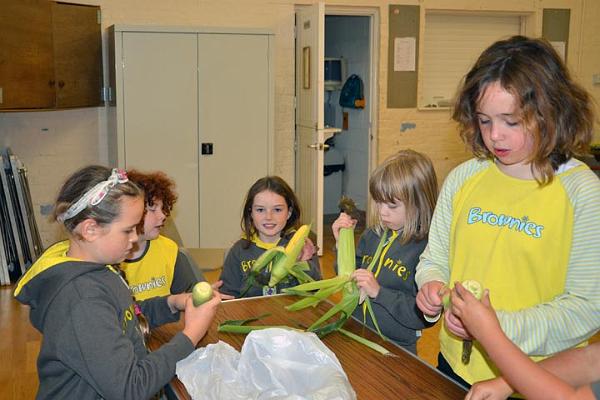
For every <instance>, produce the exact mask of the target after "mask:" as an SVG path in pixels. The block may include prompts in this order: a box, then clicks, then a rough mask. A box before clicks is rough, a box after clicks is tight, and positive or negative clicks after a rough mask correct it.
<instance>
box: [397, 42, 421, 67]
mask: <svg viewBox="0 0 600 400" xmlns="http://www.w3.org/2000/svg"><path fill="white" fill-rule="evenodd" d="M416 43H417V40H416V38H414V37H402V38H400V37H397V38H395V39H394V71H395V72H397V71H414V70H415V66H416V63H415V58H416Z"/></svg>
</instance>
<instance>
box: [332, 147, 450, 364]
mask: <svg viewBox="0 0 600 400" xmlns="http://www.w3.org/2000/svg"><path fill="white" fill-rule="evenodd" d="M369 193H370V194H371V197H372V198H373V201H374V203H375V206H376V207H377V222H376V223H375V224H374V225H373V226H372V227H371V228H369V229H368V230H367V231H366V232H364V233H363V234H362V236H361V238H360V241H359V243H358V246H357V249H356V265H357V266H358V267H359V268H358V269H357V270H356V271H355V272H354V273H353V278H354V279H355V280H356V283H357V286H358V287H359V289H360V290H361V293H363V295H366V296H369V298H371V299H372V300H371V304H372V307H373V312H374V314H375V318H376V319H377V323H378V325H379V327H380V328H381V331H382V333H383V334H384V335H385V336H386V337H388V338H389V339H391V340H392V341H394V342H395V343H397V344H398V345H400V346H402V347H404V348H405V349H407V350H409V351H411V352H412V353H415V354H416V343H417V339H418V338H419V336H420V331H421V329H423V328H424V327H426V322H425V320H424V319H423V315H422V313H421V312H419V310H418V309H417V307H416V304H415V297H416V295H417V287H416V285H415V279H414V277H415V267H416V265H417V262H418V260H419V256H420V254H421V252H422V251H423V249H424V248H425V246H426V244H427V234H428V232H429V223H430V221H431V216H432V214H433V209H434V208H435V202H436V198H437V193H438V192H437V179H436V175H435V171H434V169H433V165H432V163H431V160H430V159H429V158H428V157H427V156H425V155H423V154H421V153H418V152H416V151H413V150H401V151H399V152H398V153H396V154H395V155H393V156H391V157H390V158H388V159H387V160H385V161H384V162H383V163H382V164H381V165H380V166H379V167H377V169H376V170H375V171H374V172H373V174H372V175H371V177H370V179H369ZM355 224H356V220H354V219H352V218H351V216H350V215H348V214H346V213H341V214H340V216H339V217H338V219H337V220H336V221H335V222H334V223H333V225H332V230H333V235H334V237H335V239H336V241H337V240H338V236H339V231H340V229H341V228H350V227H353V226H354V225H355ZM382 235H386V239H385V242H384V244H383V248H382V251H381V254H380V256H379V260H376V261H375V264H374V268H373V270H372V271H369V270H367V269H366V268H367V266H368V265H369V264H370V263H371V260H372V259H373V257H374V255H375V252H376V250H377V247H378V245H379V242H380V240H381V236H382ZM363 312H364V311H363V307H357V308H356V310H355V311H354V316H355V317H356V318H358V319H359V320H361V321H362V320H363ZM367 324H368V325H369V326H370V327H373V322H372V321H371V319H370V318H369V317H368V313H367Z"/></svg>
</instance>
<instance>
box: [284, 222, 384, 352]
mask: <svg viewBox="0 0 600 400" xmlns="http://www.w3.org/2000/svg"><path fill="white" fill-rule="evenodd" d="M386 233H387V232H384V234H383V235H382V239H381V241H380V242H379V246H378V248H377V251H376V254H375V256H374V257H373V261H371V264H370V265H369V267H368V269H369V270H372V269H373V266H374V263H375V260H376V259H378V258H379V254H381V249H382V247H383V242H384V238H385V236H386ZM337 266H338V275H337V276H336V277H334V278H331V279H325V280H321V281H317V282H309V283H305V284H302V285H298V286H295V287H293V288H289V289H284V292H286V293H291V294H296V295H300V296H304V298H303V299H301V300H299V301H297V302H295V303H293V304H291V305H289V306H287V307H286V309H287V310H291V311H296V310H301V309H303V308H306V307H309V306H315V305H317V304H318V303H319V302H321V301H323V300H324V299H326V298H327V297H329V296H330V295H332V294H333V293H336V292H338V291H340V290H342V300H341V301H340V302H339V303H337V304H335V305H334V306H333V307H332V308H330V309H329V310H328V311H327V312H326V313H325V314H324V315H323V316H321V318H319V319H318V320H317V321H315V322H314V323H313V324H312V325H311V326H309V327H308V329H307V330H308V331H311V332H315V333H316V334H317V335H319V336H324V335H326V334H328V333H330V332H332V331H334V330H339V329H341V327H342V326H343V325H344V323H345V322H346V321H347V320H348V318H350V316H351V315H352V313H353V312H354V310H355V309H356V307H357V306H358V304H359V300H360V290H359V289H358V287H357V286H356V282H355V281H354V280H353V279H352V278H351V275H352V273H353V272H354V270H355V269H356V253H355V247H354V229H353V228H342V229H340V233H339V237H338V252H337ZM314 290H316V292H315V293H313V292H312V291H314ZM366 310H368V312H369V315H370V317H371V319H372V320H373V325H374V326H375V328H376V330H377V332H378V334H379V335H380V336H381V337H382V338H383V339H385V337H384V336H383V334H382V333H381V330H380V329H379V325H378V324H377V319H376V318H375V315H374V313H373V309H372V307H371V302H370V300H369V298H368V297H367V298H366V299H365V311H364V312H365V313H366ZM338 313H339V314H341V315H340V318H339V319H338V320H337V321H334V322H332V323H329V324H326V322H327V321H328V320H329V319H330V318H331V317H333V316H334V315H336V314H338ZM365 319H366V316H365ZM347 336H349V337H352V338H353V339H355V340H357V339H356V338H355V337H353V336H351V335H347ZM359 338H360V339H361V340H358V341H359V342H360V343H362V344H365V345H367V346H369V347H371V348H373V349H377V350H378V351H380V350H381V349H383V350H385V349H384V348H382V347H381V346H379V347H377V346H373V345H374V343H373V342H371V341H369V340H367V339H364V338H362V337H359ZM382 353H383V354H387V353H388V352H387V350H385V351H382Z"/></svg>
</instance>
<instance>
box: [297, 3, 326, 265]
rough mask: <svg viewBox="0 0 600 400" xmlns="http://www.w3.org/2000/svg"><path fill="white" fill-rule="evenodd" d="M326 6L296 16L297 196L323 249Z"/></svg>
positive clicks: (306, 9)
mask: <svg viewBox="0 0 600 400" xmlns="http://www.w3.org/2000/svg"><path fill="white" fill-rule="evenodd" d="M324 38H325V5H324V3H318V4H314V5H311V6H306V7H301V8H299V9H298V10H297V12H296V145H297V148H296V193H297V195H298V197H299V199H298V200H299V201H300V204H301V206H302V209H303V214H304V217H303V222H304V223H311V224H312V231H313V232H315V234H316V236H317V243H316V245H317V246H318V247H319V255H322V248H323V164H324V162H323V161H324V153H323V150H324V146H325V144H324V142H325V139H326V138H325V131H324V110H323V102H324V85H323V79H324V75H323V74H324V72H323V68H324V67H323V62H324V57H325V39H324Z"/></svg>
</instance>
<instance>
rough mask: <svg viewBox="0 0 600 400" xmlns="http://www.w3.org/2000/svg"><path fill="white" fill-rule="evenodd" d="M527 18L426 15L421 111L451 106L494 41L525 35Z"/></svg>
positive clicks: (481, 15)
mask: <svg viewBox="0 0 600 400" xmlns="http://www.w3.org/2000/svg"><path fill="white" fill-rule="evenodd" d="M523 17H524V16H523V15H516V14H512V15H511V14H506V13H502V14H498V13H493V14H492V13H485V14H474V13H464V12H463V13H461V12H447V11H446V12H441V11H428V12H427V13H426V15H425V35H424V36H425V40H424V43H423V58H422V70H421V73H422V75H421V76H422V79H421V81H420V86H419V107H420V108H446V107H449V106H451V104H452V99H453V98H454V96H455V93H456V89H457V88H458V86H459V84H460V82H461V80H462V78H463V77H464V75H465V74H466V73H467V72H468V71H469V69H470V68H471V66H472V65H473V63H474V62H475V60H476V59H477V57H478V56H479V54H481V52H482V51H483V50H484V49H485V48H487V47H488V46H489V45H490V44H492V43H493V42H495V41H497V40H499V39H504V38H507V37H509V36H513V35H518V34H522V33H523V34H524V33H525V29H524V28H525V26H524V20H525V18H523Z"/></svg>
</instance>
